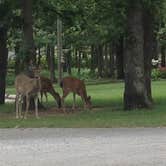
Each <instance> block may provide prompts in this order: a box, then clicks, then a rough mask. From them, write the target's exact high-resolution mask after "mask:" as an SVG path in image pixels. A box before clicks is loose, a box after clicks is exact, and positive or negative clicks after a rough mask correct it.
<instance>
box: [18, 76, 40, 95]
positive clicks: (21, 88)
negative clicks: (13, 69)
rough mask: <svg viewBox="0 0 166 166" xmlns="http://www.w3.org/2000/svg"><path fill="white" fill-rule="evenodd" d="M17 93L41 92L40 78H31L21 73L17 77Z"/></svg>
mask: <svg viewBox="0 0 166 166" xmlns="http://www.w3.org/2000/svg"><path fill="white" fill-rule="evenodd" d="M15 88H16V91H17V93H21V94H24V95H25V94H27V93H37V92H40V89H41V83H40V79H39V78H29V77H28V76H26V75H25V74H19V75H18V76H17V77H16V79H15Z"/></svg>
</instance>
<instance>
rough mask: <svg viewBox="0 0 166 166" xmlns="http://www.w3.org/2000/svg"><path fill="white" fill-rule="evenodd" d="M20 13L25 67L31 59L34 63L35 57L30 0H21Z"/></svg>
mask: <svg viewBox="0 0 166 166" xmlns="http://www.w3.org/2000/svg"><path fill="white" fill-rule="evenodd" d="M22 15H23V20H24V23H23V34H24V36H23V45H24V48H23V50H24V55H25V61H24V65H25V67H27V66H28V64H29V61H30V60H33V63H34V64H35V61H36V57H35V55H36V54H35V46H34V40H33V27H32V25H33V18H32V0H24V1H22Z"/></svg>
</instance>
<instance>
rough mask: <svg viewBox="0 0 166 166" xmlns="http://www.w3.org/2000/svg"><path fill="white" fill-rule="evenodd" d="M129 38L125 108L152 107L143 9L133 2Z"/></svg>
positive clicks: (126, 62) (127, 40)
mask: <svg viewBox="0 0 166 166" xmlns="http://www.w3.org/2000/svg"><path fill="white" fill-rule="evenodd" d="M127 34H128V36H127V38H126V41H125V53H124V73H125V91H124V109H125V110H132V109H137V108H149V107H151V104H152V103H151V101H150V100H149V97H148V91H147V87H146V84H145V62H144V29H143V9H142V5H141V3H140V2H139V1H137V2H135V3H134V4H133V3H132V4H131V6H130V7H129V9H128V15H127Z"/></svg>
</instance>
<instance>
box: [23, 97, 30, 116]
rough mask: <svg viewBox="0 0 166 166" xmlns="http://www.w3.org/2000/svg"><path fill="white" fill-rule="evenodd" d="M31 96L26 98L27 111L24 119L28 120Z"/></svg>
mask: <svg viewBox="0 0 166 166" xmlns="http://www.w3.org/2000/svg"><path fill="white" fill-rule="evenodd" d="M29 99H30V98H29V96H28V95H27V96H26V110H25V114H24V119H27V113H28V109H29V103H30V101H29Z"/></svg>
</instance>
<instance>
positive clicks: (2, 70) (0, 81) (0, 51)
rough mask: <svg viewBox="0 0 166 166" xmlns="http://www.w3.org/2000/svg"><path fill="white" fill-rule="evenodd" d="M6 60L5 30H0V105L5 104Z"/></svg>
mask: <svg viewBox="0 0 166 166" xmlns="http://www.w3.org/2000/svg"><path fill="white" fill-rule="evenodd" d="M7 59H8V49H7V30H6V29H5V28H0V104H4V103H5V89H6V75H7Z"/></svg>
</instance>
